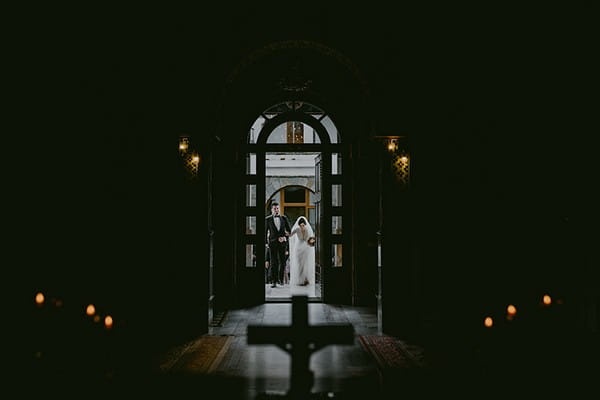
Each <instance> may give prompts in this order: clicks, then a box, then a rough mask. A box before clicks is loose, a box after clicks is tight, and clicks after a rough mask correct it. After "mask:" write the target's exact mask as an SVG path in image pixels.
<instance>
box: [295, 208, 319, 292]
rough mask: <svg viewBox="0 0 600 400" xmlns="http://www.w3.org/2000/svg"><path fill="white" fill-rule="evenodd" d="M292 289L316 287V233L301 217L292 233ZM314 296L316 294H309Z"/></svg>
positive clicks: (312, 289) (311, 289)
mask: <svg viewBox="0 0 600 400" xmlns="http://www.w3.org/2000/svg"><path fill="white" fill-rule="evenodd" d="M289 239H290V287H291V288H292V290H295V289H298V288H299V287H300V288H302V287H306V289H307V290H308V291H309V292H314V286H315V247H314V246H315V233H314V231H313V229H312V227H311V226H310V224H309V223H308V221H307V220H306V218H305V217H302V216H301V217H299V218H298V219H297V220H296V222H295V223H294V226H293V227H292V231H291V232H290V237H289ZM309 295H312V296H314V293H312V294H311V293H309Z"/></svg>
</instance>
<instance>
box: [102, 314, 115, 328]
mask: <svg viewBox="0 0 600 400" xmlns="http://www.w3.org/2000/svg"><path fill="white" fill-rule="evenodd" d="M104 326H105V327H106V329H110V328H112V326H113V319H112V317H111V316H110V315H107V316H106V317H104Z"/></svg>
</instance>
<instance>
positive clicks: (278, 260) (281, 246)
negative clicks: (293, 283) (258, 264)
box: [265, 215, 292, 284]
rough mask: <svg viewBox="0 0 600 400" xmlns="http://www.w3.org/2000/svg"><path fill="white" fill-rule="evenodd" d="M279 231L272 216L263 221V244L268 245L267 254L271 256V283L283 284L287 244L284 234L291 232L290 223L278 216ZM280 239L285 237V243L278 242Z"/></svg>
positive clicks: (282, 216)
mask: <svg viewBox="0 0 600 400" xmlns="http://www.w3.org/2000/svg"><path fill="white" fill-rule="evenodd" d="M279 222H280V223H279V229H277V226H276V225H275V221H274V219H273V215H269V216H268V217H267V219H266V221H265V242H266V243H267V244H268V245H269V253H270V256H271V262H270V268H269V269H270V270H271V283H272V284H275V283H276V282H280V283H282V282H283V274H284V272H285V260H286V258H287V257H286V255H285V252H286V251H287V250H288V248H289V247H288V242H287V237H286V234H285V233H286V232H288V233H289V232H290V231H291V230H292V228H291V226H290V221H289V220H288V219H287V217H286V216H285V215H280V218H279ZM280 237H285V238H286V241H285V242H279V238H280Z"/></svg>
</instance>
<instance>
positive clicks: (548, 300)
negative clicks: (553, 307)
mask: <svg viewBox="0 0 600 400" xmlns="http://www.w3.org/2000/svg"><path fill="white" fill-rule="evenodd" d="M542 301H543V303H544V305H546V306H549V305H550V304H552V297H550V295H547V294H545V295H544V297H543V299H542Z"/></svg>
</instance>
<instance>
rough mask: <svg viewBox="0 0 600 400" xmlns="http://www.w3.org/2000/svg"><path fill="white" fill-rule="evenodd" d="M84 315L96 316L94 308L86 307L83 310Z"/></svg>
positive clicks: (91, 306) (92, 306) (91, 305)
mask: <svg viewBox="0 0 600 400" xmlns="http://www.w3.org/2000/svg"><path fill="white" fill-rule="evenodd" d="M85 313H86V314H87V315H89V316H90V317H91V316H92V315H94V314H96V307H94V305H93V304H90V305H88V306H87V308H86V309H85Z"/></svg>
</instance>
